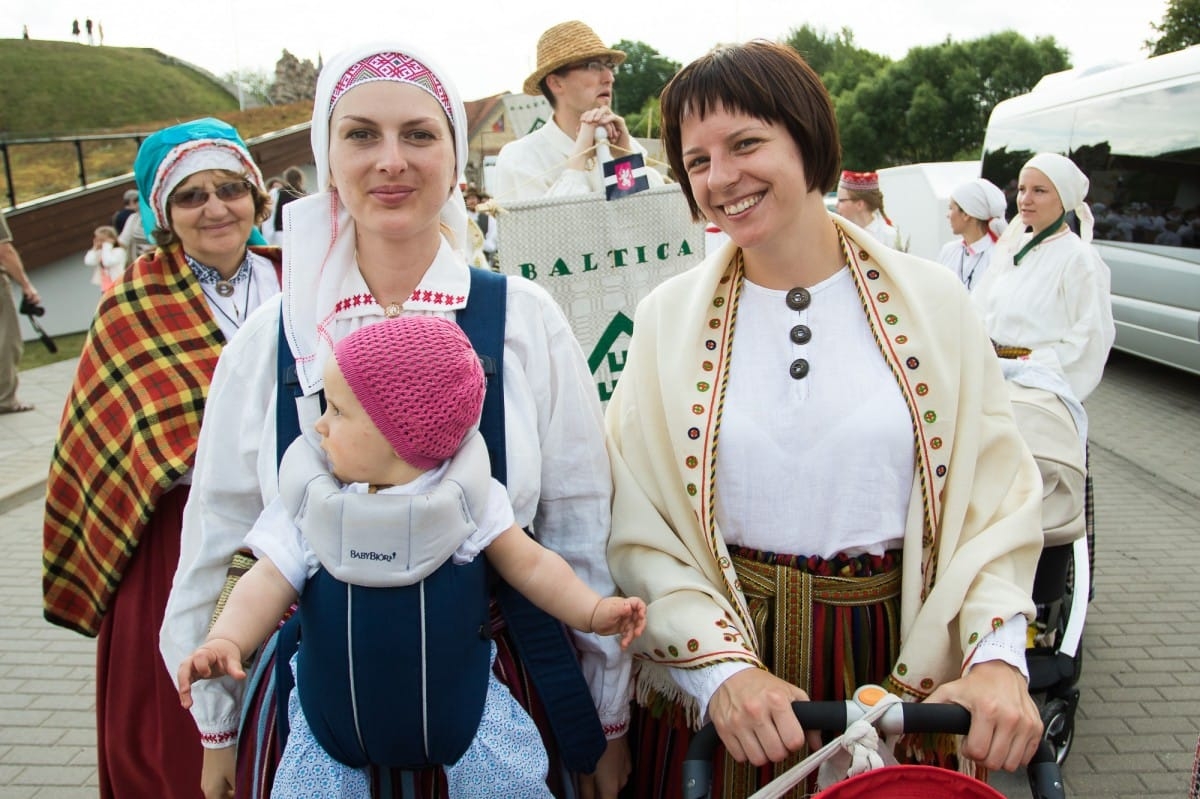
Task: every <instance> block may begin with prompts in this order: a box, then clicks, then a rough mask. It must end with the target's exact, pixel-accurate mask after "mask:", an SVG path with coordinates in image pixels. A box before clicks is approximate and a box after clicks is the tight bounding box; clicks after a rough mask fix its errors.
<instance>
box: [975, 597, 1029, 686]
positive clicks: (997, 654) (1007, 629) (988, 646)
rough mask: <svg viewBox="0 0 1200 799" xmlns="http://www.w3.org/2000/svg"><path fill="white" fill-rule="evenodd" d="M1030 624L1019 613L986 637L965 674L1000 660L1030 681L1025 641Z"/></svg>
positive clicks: (976, 649) (976, 648) (976, 650)
mask: <svg viewBox="0 0 1200 799" xmlns="http://www.w3.org/2000/svg"><path fill="white" fill-rule="evenodd" d="M1027 629H1028V624H1027V623H1026V621H1025V617H1024V616H1023V615H1022V614H1020V613H1018V614H1017V615H1015V616H1013V617H1012V618H1011V619H1009V620H1008V621H1006V622H1004V624H1002V625H1000V627H998V628H996V629H994V630H992V631H991V632H990V633H988V634H987V635H985V636H984V637H983V638H982V639H981V640H980V642H979V645H978V646H977V647H975V651H974V652H973V653H971V659H970V661H968V662H967V665H966V668H965V669H964V670H963V673H964V674H965V673H966V672H968V671H970V670H971V667H972V666H974V665H975V664H976V663H985V662H987V661H989V660H1000V661H1003V662H1005V663H1007V664H1008V665H1010V666H1012V667H1013V668H1015V669H1016V670H1017V671H1019V672H1021V674H1022V675H1023V676H1024V677H1025V679H1026V680H1028V679H1029V667H1028V666H1027V665H1026V663H1025V639H1026V631H1027Z"/></svg>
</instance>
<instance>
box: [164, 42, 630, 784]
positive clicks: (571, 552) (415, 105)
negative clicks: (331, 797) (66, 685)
mask: <svg viewBox="0 0 1200 799" xmlns="http://www.w3.org/2000/svg"><path fill="white" fill-rule="evenodd" d="M466 136H467V121H466V115H465V112H464V110H463V105H462V102H461V100H460V99H459V97H458V95H457V92H456V90H455V88H454V86H453V84H452V83H451V82H450V81H449V79H448V77H447V75H446V73H445V72H444V71H442V70H440V69H438V68H436V67H435V66H434V63H433V62H432V61H431V60H430V59H428V58H427V57H426V56H424V55H421V54H419V53H418V52H417V51H416V50H414V49H413V48H410V47H408V46H406V45H403V44H400V43H397V42H387V43H374V44H368V45H363V46H359V47H355V48H352V49H350V50H348V51H346V52H343V53H341V54H339V55H337V56H335V57H334V58H332V59H330V60H329V61H328V62H326V64H325V68H324V70H323V71H322V73H321V76H320V79H319V81H318V84H317V91H316V100H315V104H314V109H313V124H312V131H311V137H312V146H313V156H314V159H315V164H316V174H317V180H318V191H317V192H316V193H315V194H312V195H309V196H307V197H304V198H301V199H298V200H296V201H294V202H292V203H290V204H289V205H288V207H287V209H286V212H285V214H284V233H283V241H284V245H285V257H284V279H283V286H284V288H283V295H282V302H281V303H280V304H274V303H273V304H271V305H270V306H269V307H267V308H265V309H264V310H263V311H262V312H261V313H259V314H257V315H256V316H254V317H253V318H252V319H251V320H250V321H249V322H248V323H247V324H246V326H245V327H244V328H243V331H242V334H241V335H239V337H238V339H237V341H236V342H235V345H234V346H232V347H230V348H229V349H227V350H226V354H225V356H224V357H222V359H221V361H220V364H219V366H218V368H217V373H216V376H215V378H214V381H213V387H212V392H211V394H210V397H209V404H208V411H207V413H206V415H205V420H204V426H203V429H202V431H201V435H200V447H199V454H198V456H197V464H196V479H195V489H194V491H193V493H192V498H191V501H190V502H189V504H188V507H187V510H186V513H185V517H184V531H183V546H182V553H181V557H180V563H179V570H178V572H177V574H176V579H175V584H174V587H173V589H172V593H171V598H170V601H169V603H168V608H167V615H166V618H165V620H164V622H163V627H162V632H161V648H162V653H163V657H164V660H165V661H166V664H167V667H168V669H170V671H171V673H173V674H174V673H175V672H176V671H177V669H178V666H179V664H180V662H182V660H183V659H184V658H185V657H186V656H187V655H188V654H189V653H190V652H191V651H192V650H194V649H195V648H196V646H198V645H199V644H200V643H201V642H202V641H203V640H204V638H205V634H206V630H207V627H208V624H209V619H210V617H211V616H212V614H213V611H214V608H215V606H216V604H217V601H218V595H219V593H220V591H221V588H222V585H223V583H224V581H225V576H226V569H227V567H228V565H229V563H230V560H231V558H232V556H233V555H234V554H235V552H236V551H237V550H238V549H239V547H240V546H241V545H242V540H243V537H244V536H245V534H246V533H247V532H248V531H249V529H250V527H251V525H252V524H253V523H254V521H255V519H256V518H257V517H258V515H259V513H260V512H261V510H262V509H263V507H264V506H265V505H266V504H267V503H269V502H270V501H271V500H272V499H273V498H274V497H275V496H276V495H277V493H278V475H277V451H278V450H277V445H278V442H277V430H276V412H277V410H279V409H280V408H282V409H284V411H285V412H287V411H290V410H291V409H290V408H288V406H286V405H283V404H282V403H277V402H276V397H277V396H282V395H280V394H278V393H277V392H278V389H279V385H278V382H277V379H276V374H277V371H276V370H277V367H278V364H279V360H280V359H279V358H278V356H279V353H280V351H281V347H280V342H281V341H284V342H286V347H287V349H288V350H290V353H285V356H286V355H288V354H290V355H291V356H294V358H295V377H296V381H297V385H296V386H295V390H294V392H293V394H292V395H288V396H287V397H286V398H285V401H286V400H290V398H291V396H294V397H295V411H296V413H297V415H298V419H299V426H300V431H301V432H300V434H301V435H304V436H307V437H309V439H310V440H311V441H312V442H313V443H314V444H316V443H317V438H318V437H317V434H316V433H315V431H314V429H313V428H314V424H315V422H316V420H317V418H318V417H319V416H320V414H321V390H322V369H323V367H324V365H325V363H326V361H327V360H328V359H329V358H330V357H331V354H332V349H333V346H334V345H335V344H336V343H337V342H338V341H339V340H341V339H342V338H343V337H345V336H346V335H348V334H349V333H350V332H352V331H354V330H356V329H358V328H360V327H362V326H364V325H368V324H372V323H374V322H377V321H380V320H382V319H385V318H389V317H394V316H401V315H409V314H423V315H436V316H442V317H446V318H449V319H460V314H463V313H464V312H465V311H466V310H467V309H468V306H470V307H472V308H475V307H477V305H471V303H472V302H473V301H474V300H475V297H474V296H473V295H472V289H471V287H472V285H473V282H472V276H471V273H472V270H471V269H470V268H469V267H468V266H467V260H466V258H467V257H468V256H469V251H468V248H469V246H470V244H469V240H468V238H467V235H466V232H467V214H466V208H465V205H464V203H463V198H462V194H461V192H460V190H459V188H458V187H459V185H460V184H461V183H462V168H463V166H464V164H465V163H466ZM476 271H477V270H476ZM488 274H491V273H490V272H489V273H488ZM502 291H503V292H504V294H503V296H505V297H506V300H505V308H506V312H505V317H504V318H505V323H504V332H503V339H504V341H503V354H502V359H500V362H501V363H502V367H501V369H502V378H503V386H504V392H503V402H504V406H503V407H504V416H503V425H502V426H503V428H504V430H505V433H506V437H507V449H506V461H505V462H504V463H505V464H506V466H507V488H508V492H509V497H510V499H511V500H512V504H513V510H514V514H515V517H516V520H517V523H518V524H520V525H521V526H522V527H526V528H529V529H532V531H533V534H534V535H535V536H536V537H537V539H538V540H539V541H540V542H541V543H542V544H544V545H546V546H548V547H550V548H551V549H554V550H556V551H557V552H559V553H560V554H562V555H563V556H564V557H565V558H566V559H567V561H568V562H569V563H570V564H571V565H572V567H573V568H574V569H575V571H576V572H577V573H578V574H579V575H580V576H581V577H582V578H583V579H584V580H585V581H586V582H587V583H588V584H589V585H591V587H592V588H593V589H594V590H596V591H597V592H598V593H600V594H601V595H605V596H607V595H610V594H612V593H613V592H614V586H613V583H612V579H611V577H610V576H609V572H608V567H607V564H606V561H605V551H604V550H605V544H606V541H607V537H608V530H609V496H610V492H611V483H610V476H609V466H608V460H607V456H606V453H605V449H604V440H603V434H602V426H601V414H600V406H599V400H598V397H597V393H596V390H595V387H594V386H593V382H592V379H591V375H590V373H589V371H588V368H587V364H586V362H585V360H584V358H583V353H582V351H581V350H580V347H579V344H578V343H577V341H576V339H575V338H574V336H573V334H572V332H571V329H570V327H569V325H568V323H567V321H566V318H565V316H564V315H563V313H562V311H561V310H560V309H559V308H558V306H557V305H555V303H554V302H553V300H552V299H551V298H550V297H549V295H548V294H547V293H546V292H545V291H544V290H542V289H541V288H539V287H538V286H536V285H535V284H533V283H531V282H529V281H527V280H524V279H522V278H518V277H508V278H507V283H506V286H505V287H503V288H502ZM478 315H479V314H478V313H476V316H478ZM490 380H491V379H490V378H489V382H490ZM285 390H289V389H288V388H287V387H285ZM277 404H278V406H279V407H277ZM485 414H486V411H485ZM280 429H281V430H282V429H283V428H282V426H281V427H280ZM280 438H282V436H280ZM499 626H500V625H499V624H498V623H497V622H495V621H494V622H493V629H494V630H495V629H498V628H499ZM505 636H506V634H504V633H497V645H498V647H499V648H500V655H499V656H498V658H497V666H496V669H497V671H498V672H500V671H503V672H504V674H503V676H502V677H501V679H502V681H505V682H506V684H508V685H509V687H510V690H512V692H513V694H514V696H516V697H517V698H518V700H523V701H522V704H525V701H528V699H527V697H526V691H527V689H528V685H526V684H524V676H523V672H522V670H521V669H522V664H521V663H520V662H519V661H518V660H517V658H516V656H515V655H514V654H513V653H512V649H511V646H510V645H508V644H507V643H504V641H505V640H506V638H505ZM572 640H573V642H574V644H575V646H576V648H577V649H578V651H579V655H578V662H579V666H580V668H581V669H582V671H583V678H585V679H586V682H587V687H588V688H590V692H591V697H590V699H591V700H592V701H593V702H594V704H595V707H596V713H597V714H598V716H599V724H597V725H596V736H597V738H598V743H599V749H598V751H597V754H596V756H597V757H599V763H598V764H597V765H596V767H595V785H596V789H597V795H604V796H615V795H616V791H617V790H618V789H619V788H620V785H621V784H623V782H624V779H625V775H626V774H627V773H628V770H629V764H628V747H627V746H626V745H625V741H624V734H625V731H626V729H627V726H628V713H629V698H630V695H629V671H630V661H629V659H628V657H627V656H625V655H623V654H622V653H621V652H620V649H619V646H618V645H617V643H616V642H615V641H613V640H611V639H602V638H599V637H597V636H594V635H590V634H582V633H580V634H577V635H574V636H573V639H572ZM513 680H516V681H517V682H518V683H520V684H516V683H514V682H511V681H513ZM243 690H244V687H243V685H241V684H240V683H238V682H236V681H233V680H230V679H229V678H222V679H220V680H208V681H205V682H203V683H201V684H199V685H197V686H195V688H194V689H193V700H194V705H193V709H192V710H193V716H194V717H195V719H196V721H197V724H198V726H199V727H200V730H201V735H202V739H203V741H204V744H205V746H206V747H207V748H206V760H205V776H204V788H205V792H206V795H207V796H209V797H216V796H224V795H226V791H228V790H229V789H230V788H231V787H232V785H233V784H234V782H235V780H234V769H235V754H234V749H233V746H234V745H235V744H238V743H239V741H238V732H239V730H238V726H239V709H240V705H241V704H242V701H243V697H242V692H243ZM268 690H270V689H268ZM245 699H246V702H247V703H248V704H250V707H251V708H252V710H251V714H252V715H253V714H254V712H256V711H255V709H257V712H259V713H262V714H263V715H264V716H265V717H266V718H265V722H264V724H265V726H266V728H267V729H268V733H269V732H270V728H271V727H272V725H273V720H272V719H271V718H270V716H271V714H270V712H269V709H270V706H269V705H268V706H267V711H266V712H265V713H263V709H262V706H261V705H259V704H257V703H258V702H259V701H260V700H263V699H264V697H263V696H261V695H259V696H255V697H254V700H253V703H251V698H250V696H249V695H247V696H246V698H245ZM265 701H268V702H269V701H272V700H271V699H270V698H269V697H267V698H265ZM532 713H533V715H534V718H535V720H537V721H539V722H540V721H541V719H540V718H539V712H538V711H536V710H535V711H532ZM601 725H602V726H603V732H602V731H601ZM539 726H540V725H539ZM248 737H251V736H243V738H242V741H241V747H240V748H241V749H242V751H241V752H239V753H238V754H237V755H236V760H237V763H238V777H237V782H238V783H239V785H238V787H239V789H240V788H241V787H242V784H243V780H244V779H249V780H253V781H255V782H257V783H258V785H257V786H256V788H257V790H259V793H258V794H257V795H260V796H265V795H267V794H266V792H264V791H263V789H264V788H265V789H269V786H270V773H271V770H272V768H273V760H274V758H275V757H277V753H276V752H274V751H273V746H271V745H270V744H264V743H262V742H261V741H256V740H247V738H248ZM543 737H545V732H544V731H543ZM606 737H607V739H608V743H607V749H605V746H606V743H605V738H606ZM247 761H250V762H252V763H253V767H252V769H251V770H250V773H248V772H247V770H245V769H243V768H242V764H245V763H246V762H247ZM592 762H593V763H595V761H594V760H593V761H592ZM551 763H552V767H551V780H552V781H553V780H554V779H555V777H556V775H557V773H558V771H557V770H556V769H555V768H554V760H553V757H552V760H551ZM584 770H586V769H584ZM406 774H408V776H406V777H403V778H402V779H403V780H405V781H406V784H407V787H408V789H409V790H410V791H411V790H413V788H414V786H413V785H412V784H411V783H412V782H413V781H414V776H413V775H412V774H411V773H409V772H406ZM378 777H379V779H380V780H381V781H383V782H385V783H386V782H387V781H388V780H391V779H392V776H391V775H389V774H383V775H378ZM396 779H397V780H400V779H401V778H400V777H396ZM415 783H416V784H415V789H416V792H417V795H419V796H430V797H432V796H445V795H447V789H446V784H445V780H444V777H443V776H442V772H441V770H435V769H428V770H426V771H424V772H421V773H418V774H417V775H416V776H415ZM393 787H394V789H395V790H402V786H401V784H400V783H399V782H397V783H396V784H394V785H393ZM391 791H392V788H387V787H385V788H383V789H382V792H383V794H384V795H390V793H391ZM408 795H412V794H411V793H410V794H408Z"/></svg>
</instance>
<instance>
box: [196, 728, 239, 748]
mask: <svg viewBox="0 0 1200 799" xmlns="http://www.w3.org/2000/svg"><path fill="white" fill-rule="evenodd" d="M237 740H238V732H237V730H236V729H234V730H223V731H221V732H202V733H200V744H201V745H202V746H203V747H204V748H205V749H225V748H226V747H230V746H237Z"/></svg>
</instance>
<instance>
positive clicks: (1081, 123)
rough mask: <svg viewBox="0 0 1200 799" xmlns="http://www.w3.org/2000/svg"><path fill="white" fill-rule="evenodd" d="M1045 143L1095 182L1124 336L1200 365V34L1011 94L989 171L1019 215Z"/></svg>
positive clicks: (1099, 230) (1135, 347)
mask: <svg viewBox="0 0 1200 799" xmlns="http://www.w3.org/2000/svg"><path fill="white" fill-rule="evenodd" d="M1039 152H1054V153H1060V154H1062V155H1066V156H1068V157H1070V158H1071V159H1072V160H1073V161H1074V162H1075V163H1076V164H1078V165H1079V168H1080V169H1082V170H1083V172H1084V173H1085V174H1087V176H1088V178H1089V179H1090V181H1091V189H1090V191H1089V192H1088V202H1089V204H1090V205H1091V207H1092V211H1093V215H1094V216H1095V217H1096V229H1095V244H1096V247H1097V249H1098V250H1099V251H1100V254H1101V256H1102V257H1103V258H1104V260H1105V262H1106V263H1107V264H1108V265H1109V267H1110V268H1111V269H1112V294H1113V318H1114V320H1115V322H1116V328H1117V340H1116V344H1115V347H1116V348H1117V349H1119V350H1123V351H1126V352H1130V353H1133V354H1135V355H1139V356H1142V357H1145V358H1149V359H1151V360H1154V361H1158V362H1160V363H1165V364H1169V365H1171V366H1174V367H1177V368H1180V369H1185V370H1187V371H1189V372H1194V373H1196V374H1200V45H1198V46H1195V47H1190V48H1188V49H1186V50H1182V51H1180V52H1177V53H1171V54H1169V55H1163V56H1158V57H1156V58H1150V59H1147V60H1145V61H1141V62H1137V63H1133V64H1128V65H1124V66H1116V67H1110V68H1100V69H1090V70H1068V71H1066V72H1059V73H1056V74H1053V75H1047V76H1046V77H1044V78H1042V80H1041V82H1039V83H1038V85H1037V86H1035V87H1034V89H1033V91H1031V92H1030V93H1029V94H1025V95H1022V96H1020V97H1014V98H1012V99H1010V100H1005V101H1004V102H1002V103H999V104H998V105H997V106H996V107H995V109H994V110H993V111H992V116H991V119H990V120H989V122H988V128H987V135H986V137H985V139H984V144H983V161H982V168H981V171H982V175H983V177H985V178H987V179H988V180H990V181H992V182H993V183H995V184H996V185H997V186H999V187H1001V188H1002V189H1004V190H1005V193H1006V194H1007V195H1008V197H1009V202H1010V205H1009V218H1012V216H1013V212H1014V210H1015V209H1014V207H1013V204H1012V203H1013V201H1014V200H1015V196H1016V181H1017V174H1018V172H1019V171H1020V169H1021V166H1022V165H1023V164H1024V163H1025V162H1026V161H1027V160H1029V158H1030V157H1031V156H1033V155H1034V154H1035V153H1039Z"/></svg>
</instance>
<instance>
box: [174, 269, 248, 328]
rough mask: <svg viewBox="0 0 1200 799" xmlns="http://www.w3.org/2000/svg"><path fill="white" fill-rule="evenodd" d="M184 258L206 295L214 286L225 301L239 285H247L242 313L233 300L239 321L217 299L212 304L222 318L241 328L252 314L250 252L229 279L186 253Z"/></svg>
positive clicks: (235, 313)
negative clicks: (209, 288) (250, 313)
mask: <svg viewBox="0 0 1200 799" xmlns="http://www.w3.org/2000/svg"><path fill="white" fill-rule="evenodd" d="M183 257H184V260H186V261H187V264H188V266H189V267H191V269H192V272H193V274H195V275H196V279H197V280H199V281H200V289H201V291H203V292H204V293H205V294H208V287H209V286H212V287H213V291H215V292H216V293H217V295H218V296H220V297H221V298H223V299H230V298H231V297H233V295H234V292H235V291H237V287H238V285H240V284H241V283H245V284H246V299H245V301H244V302H243V303H242V310H241V311H240V312H239V311H238V307H237V300H236V299H233V300H231V302H232V304H233V313H234V315H235V316H237V317H238V318H237V319H234V318H233V317H232V316H230V315H229V313H228V312H227V311H226V310H225V309H224V308H222V307H221V303H220V302H219V301H217V300H216V299H215V298H212V299H213V303H212V304H213V306H214V307H215V308H216V309H217V311H219V312H220V314H221V316H224V317H225V318H226V319H228V320H229V322H230V324H232V325H233V326H234V328H235V329H236V328H239V327H241V325H242V322H244V321H246V315H247V314H248V313H249V312H250V273H251V264H250V251H249V250H247V251H246V255H245V257H243V258H242V263H241V265H240V266H238V269H237V271H236V272H234V273H233V276H232V277H229V278H226V277H223V276H222V275H221V273H220V272H219V271H217V270H216V269H214V268H213V267H211V266H208V265H207V264H202V263H200V262H199V261H197V260H196V259H195V258H193V257H192V256H190V255H188V254H187V253H184V254H183Z"/></svg>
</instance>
